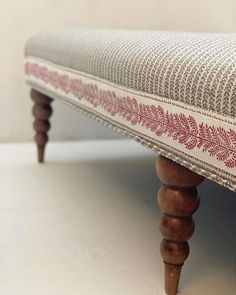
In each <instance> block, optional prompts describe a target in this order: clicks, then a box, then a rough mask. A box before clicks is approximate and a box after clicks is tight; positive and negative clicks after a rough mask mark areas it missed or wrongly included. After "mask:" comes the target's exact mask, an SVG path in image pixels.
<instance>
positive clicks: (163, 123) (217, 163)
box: [25, 58, 236, 177]
mask: <svg viewBox="0 0 236 295" xmlns="http://www.w3.org/2000/svg"><path fill="white" fill-rule="evenodd" d="M25 72H26V76H27V80H28V82H29V83H30V82H32V83H34V84H35V83H36V85H38V86H39V87H41V88H44V89H47V90H48V91H52V92H54V93H55V92H56V93H58V94H59V95H62V96H66V97H67V98H68V99H70V101H72V102H73V101H74V102H75V103H78V102H79V103H80V104H81V105H84V106H85V107H86V108H87V109H95V110H96V112H98V113H99V114H102V115H103V116H105V117H108V118H110V119H112V120H113V121H115V122H118V123H119V124H122V125H124V126H127V127H129V128H131V129H132V130H134V131H137V132H138V133H139V134H140V133H141V134H143V135H144V136H148V137H151V138H152V139H154V140H158V141H159V142H162V143H164V144H166V145H169V146H170V147H172V148H173V147H174V148H175V149H177V150H178V151H180V152H183V153H184V154H187V155H189V156H192V157H194V158H196V159H198V160H200V161H201V162H205V163H206V164H210V165H211V166H213V167H216V168H217V169H220V170H223V171H225V173H227V174H230V175H232V177H235V176H236V128H235V122H234V120H232V118H225V117H223V118H221V117H219V116H218V115H217V116H216V115H215V114H212V113H210V112H209V113H206V112H202V110H198V109H196V108H195V107H194V108H192V109H189V107H188V108H186V107H185V106H184V105H181V104H177V103H174V102H173V101H170V100H168V99H165V98H162V97H157V96H152V95H148V94H146V93H142V92H136V91H133V90H131V89H126V88H123V87H120V86H118V85H116V84H112V83H110V82H107V81H103V80H101V79H97V78H96V77H91V76H90V75H86V74H85V73H80V72H74V71H72V70H70V69H65V68H62V67H59V66H57V65H54V64H51V63H48V62H44V61H42V60H39V59H36V58H27V60H26V64H25Z"/></svg>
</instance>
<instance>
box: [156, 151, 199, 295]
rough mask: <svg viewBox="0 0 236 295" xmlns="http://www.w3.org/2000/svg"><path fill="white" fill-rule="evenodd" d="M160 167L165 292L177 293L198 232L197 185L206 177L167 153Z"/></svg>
mask: <svg viewBox="0 0 236 295" xmlns="http://www.w3.org/2000/svg"><path fill="white" fill-rule="evenodd" d="M156 169H157V175H158V176H159V178H160V180H161V181H162V183H163V186H162V187H161V189H160V190H159V193H158V203H159V206H160V209H161V211H162V212H163V215H162V217H161V221H160V231H161V234H162V235H163V240H162V242H161V247H160V250H161V255H162V258H163V260H164V263H165V291H166V294H168V295H176V294H177V293H178V285H179V279H180V274H181V268H182V266H183V264H184V261H185V260H186V259H187V257H188V255H189V244H188V242H187V241H188V239H189V238H190V237H191V236H192V234H193V232H194V227H195V224H194V220H193V218H192V215H193V214H194V212H195V211H196V210H197V208H198V206H199V202H200V199H199V197H198V194H197V189H196V186H197V185H199V184H200V183H201V182H202V181H203V179H204V177H202V176H200V175H198V174H196V173H194V172H192V171H190V170H189V169H187V168H185V167H183V166H181V165H179V164H177V163H175V162H173V161H171V160H169V159H167V158H165V157H163V156H159V158H158V160H157V165H156Z"/></svg>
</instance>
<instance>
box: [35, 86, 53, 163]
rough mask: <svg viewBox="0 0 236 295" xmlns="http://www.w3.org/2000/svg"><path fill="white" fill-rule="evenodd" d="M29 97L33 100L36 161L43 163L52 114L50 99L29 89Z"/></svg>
mask: <svg viewBox="0 0 236 295" xmlns="http://www.w3.org/2000/svg"><path fill="white" fill-rule="evenodd" d="M31 98H32V99H33V101H34V106H33V110H32V113H33V116H34V118H35V121H34V124H33V126H34V130H35V131H36V134H35V137H34V139H35V142H36V144H37V152H38V162H39V163H43V161H44V151H45V146H46V143H47V142H48V135H47V132H48V131H49V129H50V122H49V118H50V116H51V115H52V108H51V106H50V103H51V102H52V99H51V98H49V97H47V96H46V95H43V94H41V93H39V92H37V91H35V90H31Z"/></svg>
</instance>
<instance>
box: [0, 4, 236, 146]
mask: <svg viewBox="0 0 236 295" xmlns="http://www.w3.org/2000/svg"><path fill="white" fill-rule="evenodd" d="M62 26H90V27H107V28H136V29H139V28H140V29H157V30H158V29H161V30H162V29H165V30H185V31H186V30H188V31H218V32H235V29H236V1H235V0H193V1H191V0H178V1H177V0H172V1H171V0H118V1H117V0H116V1H113V0H64V1H58V0H40V1H36V0H21V1H16V0H14V1H13V0H8V1H3V0H0V33H1V41H0V66H1V79H0V89H1V97H0V141H29V140H31V138H32V134H33V133H32V128H31V122H32V117H31V114H30V109H31V105H32V104H31V102H30V99H29V96H28V91H29V89H28V88H27V87H26V86H25V84H24V75H23V47H24V43H25V41H26V40H27V39H28V38H29V37H30V36H32V35H34V34H35V33H37V32H39V31H41V30H46V29H50V28H56V27H62ZM54 109H55V114H54V117H53V120H52V121H53V128H52V132H51V137H52V138H53V139H60V140H64V139H75V138H87V137H92V138H97V137H110V136H112V134H113V133H112V132H111V131H110V130H108V131H107V129H105V128H104V127H103V128H102V127H101V126H100V125H99V126H98V125H97V124H96V123H94V122H91V121H90V120H88V119H86V118H84V117H83V116H82V115H78V114H77V113H75V112H74V111H72V110H70V109H66V110H65V108H64V106H63V107H62V106H61V105H59V104H57V103H56V104H55V107H54ZM85 127H86V128H85Z"/></svg>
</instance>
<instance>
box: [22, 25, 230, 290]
mask: <svg viewBox="0 0 236 295" xmlns="http://www.w3.org/2000/svg"><path fill="white" fill-rule="evenodd" d="M25 74H26V80H27V83H28V84H29V85H30V86H31V88H32V92H31V96H32V99H33V101H34V103H35V105H34V107H33V115H34V117H35V121H34V129H35V131H36V136H35V141H36V143H37V148H38V160H39V162H43V158H44V149H45V145H46V143H47V140H48V136H47V132H48V130H49V128H50V123H49V117H50V116H51V113H52V108H51V106H50V103H51V101H52V99H58V100H60V101H62V102H65V103H67V104H69V105H71V106H73V107H74V108H76V109H78V110H80V111H82V112H84V113H86V114H88V115H89V116H91V117H93V118H95V119H97V120H99V121H101V122H103V123H105V124H106V125H108V126H110V127H113V128H114V129H115V130H117V131H119V132H123V133H124V134H126V135H128V136H130V137H131V138H134V139H135V140H137V141H139V142H140V143H142V144H144V145H146V146H147V147H150V148H152V149H153V150H155V151H157V152H158V153H159V154H160V156H159V158H158V160H157V166H156V167H157V174H158V176H159V178H160V179H161V181H162V182H163V184H164V185H163V186H162V188H161V189H160V190H159V193H158V203H159V205H160V209H161V211H162V212H163V215H162V218H161V221H160V230H161V233H162V235H163V240H162V242H161V255H162V257H163V260H164V263H165V290H166V293H167V294H168V295H176V294H177V292H178V285H179V278H180V273H181V268H182V265H183V263H184V261H185V260H186V258H187V257H188V254H189V244H188V239H189V238H190V237H191V236H192V234H193V231H194V221H193V219H192V215H193V214H194V212H195V211H196V210H197V208H198V206H199V197H198V194H197V189H196V187H197V186H198V185H199V184H200V183H201V182H202V181H203V179H204V177H206V178H209V179H212V180H214V181H216V182H218V183H219V184H221V185H223V186H225V187H227V188H229V189H231V190H234V191H236V128H235V124H236V120H235V119H236V118H235V114H236V35H235V34H198V33H178V32H155V31H122V30H100V29H97V30H96V29H79V28H67V29H62V30H54V31H49V32H45V33H41V34H39V35H37V36H35V37H33V38H31V39H30V40H29V41H28V42H27V44H26V48H25ZM65 124H67V122H66V121H65ZM78 128H79V126H78Z"/></svg>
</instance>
